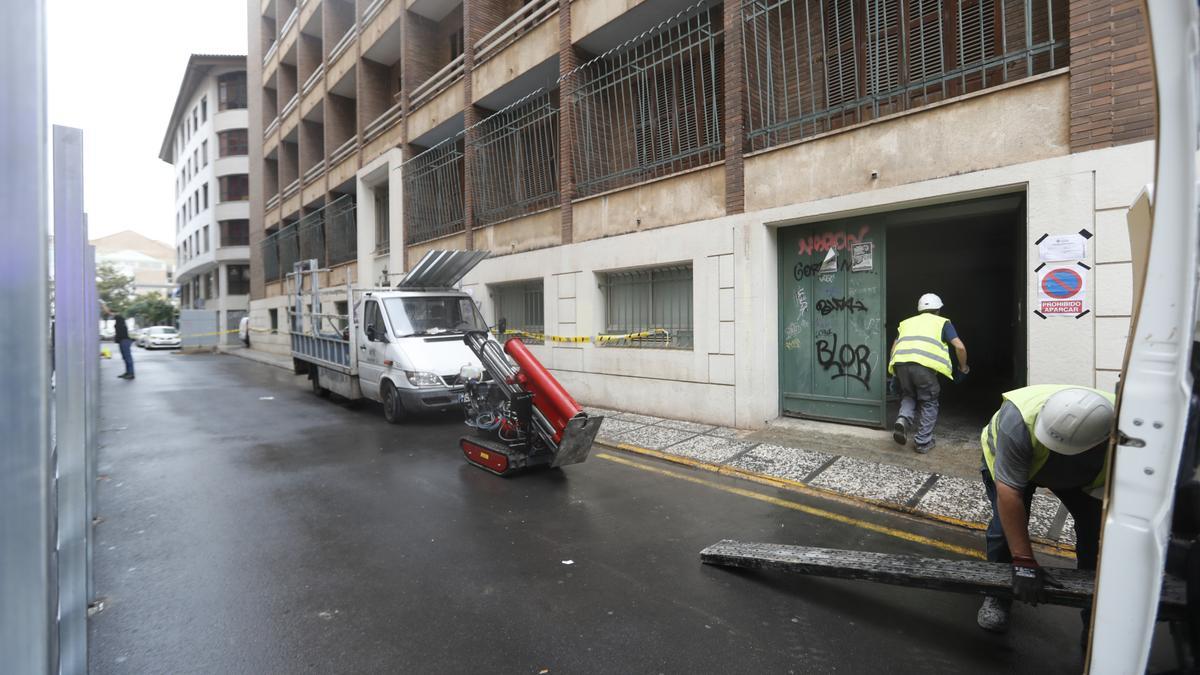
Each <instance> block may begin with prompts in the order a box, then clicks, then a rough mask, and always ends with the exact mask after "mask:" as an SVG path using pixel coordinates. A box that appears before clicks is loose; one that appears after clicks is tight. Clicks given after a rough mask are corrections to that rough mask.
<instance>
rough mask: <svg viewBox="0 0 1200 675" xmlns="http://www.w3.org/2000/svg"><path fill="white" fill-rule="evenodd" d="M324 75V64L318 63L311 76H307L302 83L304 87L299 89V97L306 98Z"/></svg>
mask: <svg viewBox="0 0 1200 675" xmlns="http://www.w3.org/2000/svg"><path fill="white" fill-rule="evenodd" d="M324 74H325V64H324V63H318V64H317V69H316V70H314V71H313V72H312V75H309V76H308V79H307V80H305V81H304V86H303V87H301V88H300V93H301V95H303V96H308V92H310V91H312V88H313V87H315V86H317V83H318V82H320V81H321V76H322V75H324Z"/></svg>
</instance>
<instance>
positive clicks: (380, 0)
mask: <svg viewBox="0 0 1200 675" xmlns="http://www.w3.org/2000/svg"><path fill="white" fill-rule="evenodd" d="M387 1H388V0H375V1H374V2H372V3H371V4H369V5H367V8H366V9H364V10H363V17H362V25H364V26H365V25H367V24H369V23H371V19H374V18H375V15H376V14H378V13H379V10H381V9H383V6H384V5H386V4H387Z"/></svg>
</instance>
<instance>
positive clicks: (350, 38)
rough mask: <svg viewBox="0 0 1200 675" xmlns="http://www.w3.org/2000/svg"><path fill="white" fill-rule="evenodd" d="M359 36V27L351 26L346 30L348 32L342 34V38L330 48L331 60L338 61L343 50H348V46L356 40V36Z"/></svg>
mask: <svg viewBox="0 0 1200 675" xmlns="http://www.w3.org/2000/svg"><path fill="white" fill-rule="evenodd" d="M357 36H358V28H356V27H355V26H351V27H350V29H349V30H347V31H346V34H345V35H343V36H342V39H340V40H338V41H337V42H335V43H334V45H333V49H330V50H329V60H330V61H331V62H332V61H336V60H337V58H338V57H339V56H341V55H342V52H344V51H346V48H347V47H349V46H350V44H351V43H353V42H354V38H355V37H357Z"/></svg>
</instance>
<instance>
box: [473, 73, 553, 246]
mask: <svg viewBox="0 0 1200 675" xmlns="http://www.w3.org/2000/svg"><path fill="white" fill-rule="evenodd" d="M478 129H479V131H478V134H477V136H476V137H475V138H474V139H473V141H472V142H471V146H472V147H473V148H475V153H474V163H473V165H472V176H473V178H472V180H471V186H470V187H471V190H472V194H473V195H474V197H475V213H476V216H477V220H478V222H479V224H488V223H494V222H498V221H501V220H504V219H507V218H513V217H516V216H521V215H525V214H528V213H533V212H535V211H538V210H541V209H545V208H549V207H551V206H554V205H556V204H558V201H559V200H558V103H557V95H556V92H542V91H540V90H539V91H537V92H535V93H533V94H531V95H529V96H527V97H526V98H525V99H522V100H520V101H518V102H516V103H514V104H512V105H511V106H509V107H507V108H505V109H503V110H501V111H499V112H497V113H495V114H493V115H491V116H489V117H487V118H486V119H484V120H482V121H480V123H479V125H478Z"/></svg>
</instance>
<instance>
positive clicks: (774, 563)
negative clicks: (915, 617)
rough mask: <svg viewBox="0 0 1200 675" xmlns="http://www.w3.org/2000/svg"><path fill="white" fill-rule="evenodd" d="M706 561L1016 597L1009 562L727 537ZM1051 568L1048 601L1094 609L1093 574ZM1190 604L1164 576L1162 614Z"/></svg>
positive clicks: (704, 555) (1180, 587)
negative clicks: (1057, 585) (762, 541)
mask: <svg viewBox="0 0 1200 675" xmlns="http://www.w3.org/2000/svg"><path fill="white" fill-rule="evenodd" d="M700 561H701V562H703V563H705V564H708V565H722V566H726V567H742V568H746V569H755V570H779V571H783V572H794V573H797V574H806V575H809V576H818V577H831V578H835V579H855V580H860V581H873V582H876V583H883V584H892V585H896V586H910V587H914V588H925V589H929V590H935V591H950V592H952V593H968V594H974V595H990V596H995V597H998V598H1011V597H1012V586H1011V584H1012V572H1011V566H1010V565H1009V564H1008V563H990V562H984V561H980V560H948V559H945V558H922V557H919V556H912V555H899V554H892V553H871V552H869V551H847V550H843V549H836V548H816V547H812V546H789V545H786V544H767V543H753V542H741V541H734V540H731V539H724V540H722V541H719V542H717V543H715V544H713V545H712V546H709V547H708V548H706V549H704V550H703V551H701V552H700ZM1046 569H1047V570H1048V571H1049V573H1050V575H1051V576H1052V577H1053V578H1054V580H1055V581H1057V582H1059V583H1060V584H1062V586H1063V587H1062V588H1053V587H1047V589H1046V596H1047V597H1046V604H1048V605H1064V606H1067V607H1091V605H1092V591H1093V587H1094V585H1095V582H1094V577H1093V573H1092V572H1090V571H1087V570H1073V569H1065V568H1046ZM1186 605H1187V594H1186V587H1185V584H1184V582H1183V581H1182V580H1180V579H1177V578H1175V577H1171V576H1167V577H1164V579H1163V591H1162V596H1161V598H1160V600H1159V614H1160V615H1162V616H1163V617H1164V618H1173V617H1176V616H1180V615H1182V614H1183V612H1184V609H1185V608H1186Z"/></svg>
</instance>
